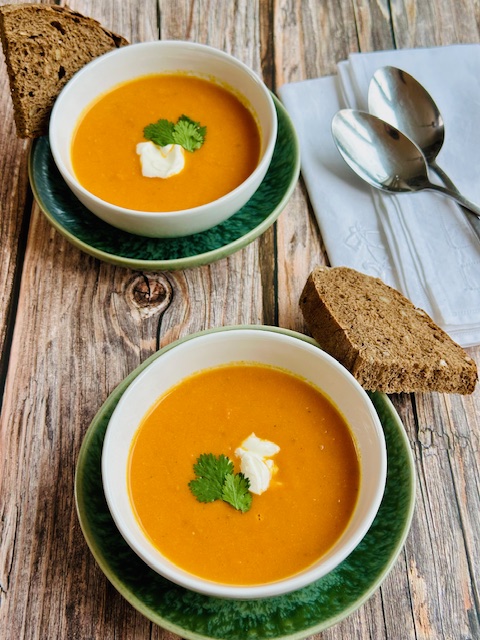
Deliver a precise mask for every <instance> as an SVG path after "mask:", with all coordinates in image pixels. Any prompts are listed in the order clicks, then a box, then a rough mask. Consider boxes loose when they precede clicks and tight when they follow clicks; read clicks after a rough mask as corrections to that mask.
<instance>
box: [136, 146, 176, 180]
mask: <svg viewBox="0 0 480 640" xmlns="http://www.w3.org/2000/svg"><path fill="white" fill-rule="evenodd" d="M137 153H138V155H139V156H140V163H141V165H142V175H143V176H145V177H146V178H170V177H171V176H174V175H176V174H177V173H180V171H182V170H183V168H184V166H185V149H184V148H183V147H182V146H180V145H179V144H167V145H166V146H165V147H159V146H158V145H157V144H154V143H153V142H152V141H150V140H149V141H148V142H139V143H138V144H137Z"/></svg>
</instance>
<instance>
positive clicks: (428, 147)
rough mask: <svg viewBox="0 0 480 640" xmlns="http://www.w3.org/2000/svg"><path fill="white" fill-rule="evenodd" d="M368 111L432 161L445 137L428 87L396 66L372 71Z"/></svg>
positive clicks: (438, 113) (437, 110) (441, 120)
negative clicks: (390, 126) (410, 141)
mask: <svg viewBox="0 0 480 640" xmlns="http://www.w3.org/2000/svg"><path fill="white" fill-rule="evenodd" d="M368 110H369V111H370V113H372V114H373V115H375V116H378V117H379V118H382V120H385V121H386V122H388V123H389V124H391V125H393V126H394V127H396V128H397V129H399V130H400V131H403V132H404V133H405V134H406V135H407V136H408V137H409V138H411V139H412V140H413V141H414V142H415V143H416V144H417V145H418V146H419V147H420V149H421V150H422V152H423V155H424V156H425V158H426V160H427V162H428V163H429V164H430V163H432V162H434V161H435V158H436V157H437V155H438V153H439V151H440V149H441V148H442V145H443V142H444V140H445V127H444V123H443V118H442V115H441V113H440V111H439V109H438V107H437V105H436V104H435V102H434V100H433V98H432V97H431V95H430V94H429V93H428V92H427V90H426V89H425V88H424V87H423V86H422V85H421V84H420V83H419V82H418V81H417V80H415V78H413V77H412V76H411V75H410V74H409V73H407V72H406V71H403V70H402V69H397V68H396V67H389V66H387V67H382V68H381V69H377V71H375V73H374V75H373V77H372V80H371V81H370V86H369V89H368Z"/></svg>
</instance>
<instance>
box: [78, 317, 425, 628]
mask: <svg viewBox="0 0 480 640" xmlns="http://www.w3.org/2000/svg"><path fill="white" fill-rule="evenodd" d="M234 329H245V330H248V329H257V330H258V329H261V330H265V331H275V332H279V333H284V334H286V335H290V336H292V337H295V338H298V339H301V340H304V341H305V342H310V343H311V344H313V345H315V346H317V347H319V345H318V343H317V342H316V341H315V340H314V339H313V338H311V337H309V336H306V335H304V334H302V333H299V332H297V331H293V330H290V329H283V328H280V327H274V326H267V325H248V324H245V325H231V326H224V327H216V328H212V329H206V330H203V331H198V332H196V333H193V334H190V335H187V336H184V337H182V338H179V339H178V340H175V341H174V342H172V343H170V344H168V345H166V346H165V347H163V348H161V349H159V350H158V351H156V352H155V353H153V354H152V355H151V356H150V357H149V358H147V359H146V360H145V361H144V362H143V363H141V364H140V365H139V366H138V367H136V368H135V369H134V370H133V371H132V372H131V373H130V374H129V375H128V376H127V377H126V378H124V380H122V381H121V382H120V383H119V384H118V385H117V386H116V387H115V389H114V390H113V391H112V392H111V393H110V394H109V396H108V398H107V399H106V400H105V402H104V403H103V404H102V406H101V407H100V409H99V410H98V412H97V413H96V415H95V416H94V418H93V420H92V422H91V423H90V425H89V427H88V429H87V431H86V433H85V435H84V438H83V441H82V445H81V447H80V450H79V454H78V457H77V464H76V469H75V481H74V487H75V505H76V511H77V517H78V520H79V523H80V527H81V530H82V533H83V536H84V538H85V541H86V543H87V546H88V547H89V549H90V552H91V553H92V555H93V557H94V559H95V561H96V562H97V564H98V566H99V567H100V569H101V570H102V572H103V574H104V575H105V577H106V578H107V579H108V580H109V582H110V583H111V584H112V585H113V586H114V587H115V589H116V590H117V591H118V592H119V593H120V594H121V595H122V596H123V597H124V598H125V599H126V600H127V602H129V603H130V604H131V605H132V606H133V607H134V608H135V609H136V610H137V611H139V612H140V613H141V614H142V615H144V616H145V617H146V618H147V619H149V620H150V621H151V622H153V623H155V624H157V625H158V626H160V627H161V628H163V629H166V630H168V631H171V632H172V633H176V634H177V635H179V636H181V637H183V638H185V639H188V640H219V638H217V637H215V636H211V635H204V634H199V633H197V632H196V631H192V630H189V629H186V628H184V627H181V626H179V625H177V624H175V623H173V622H171V621H169V620H167V619H165V618H163V617H161V616H159V615H158V614H156V613H152V612H150V611H149V609H148V606H147V605H145V604H144V603H143V602H142V601H141V600H140V598H139V597H138V596H136V595H135V594H134V593H133V592H132V591H131V590H129V589H127V588H126V587H125V586H124V583H123V582H122V580H121V579H120V578H119V577H118V576H117V574H116V572H115V571H113V570H111V569H110V565H109V563H108V562H107V561H105V560H104V559H103V557H102V554H101V552H99V551H97V545H96V544H95V543H94V542H93V541H92V540H91V539H90V533H89V531H88V529H89V527H88V526H87V525H86V523H85V522H84V520H83V517H82V514H81V509H80V504H81V502H82V498H81V491H80V484H81V479H82V477H83V469H84V467H83V466H82V465H83V462H84V460H85V458H86V456H87V454H88V447H89V443H90V440H91V439H92V438H93V437H94V435H95V431H96V427H97V425H98V423H99V422H101V420H102V419H103V417H104V416H105V414H106V413H108V412H109V411H111V404H112V402H118V401H119V399H120V398H121V396H122V395H123V393H124V391H125V390H126V388H127V387H128V386H129V385H130V383H131V382H132V381H133V380H134V379H135V378H136V377H137V376H138V375H139V374H140V373H141V371H143V369H145V368H146V367H147V366H148V365H149V364H150V363H151V362H153V361H154V360H156V359H157V358H159V357H161V356H162V355H163V354H164V353H166V352H167V351H170V350H171V349H174V348H175V347H176V346H178V345H179V344H181V343H183V342H186V341H188V340H191V339H193V338H195V337H197V336H199V335H203V334H206V333H212V332H218V331H229V330H234ZM319 348H320V347H319ZM373 395H376V397H377V398H379V399H381V401H382V402H383V404H384V407H385V408H386V410H387V411H388V414H389V417H390V418H391V419H392V420H393V421H394V423H395V425H396V428H397V432H398V436H399V438H400V440H401V441H402V444H403V446H404V449H405V453H406V456H407V459H408V461H409V465H408V466H409V469H410V473H409V481H410V485H409V505H408V509H407V513H406V517H405V523H404V527H403V530H402V534H401V536H400V537H399V539H398V541H397V544H396V547H395V548H394V550H393V551H392V553H391V554H390V556H389V557H388V558H387V562H386V563H385V565H384V567H383V569H382V571H381V572H380V574H379V575H378V576H377V578H376V579H375V580H374V581H373V582H372V584H371V585H370V586H369V588H368V589H366V590H365V591H364V592H363V594H362V595H361V596H360V597H359V598H358V599H357V600H355V602H353V603H351V605H350V606H348V607H346V608H345V609H343V610H342V611H341V612H340V613H337V614H335V615H333V616H331V617H330V618H327V619H324V620H322V621H321V622H320V623H318V624H316V625H314V626H311V627H309V628H308V629H304V630H300V631H296V632H294V633H292V634H282V635H277V636H272V640H303V639H305V638H307V637H308V636H310V635H312V634H315V633H319V632H321V631H324V630H326V629H328V628H330V627H332V626H334V625H336V624H338V623H339V622H341V621H342V620H344V619H345V618H347V617H348V616H349V615H350V614H352V613H353V612H354V611H356V610H357V609H359V608H360V607H361V606H362V605H363V604H364V603H365V602H366V601H367V600H368V599H369V598H370V597H371V596H372V595H373V593H374V592H375V591H376V590H377V589H378V588H379V587H380V586H381V584H382V583H383V581H384V580H385V579H386V577H387V576H388V574H389V573H390V571H391V570H392V568H393V566H394V565H395V562H396V560H397V558H398V556H399V555H400V553H401V551H402V549H403V547H404V544H405V540H406V538H407V536H408V534H409V532H410V528H411V524H412V519H413V514H414V510H415V494H416V484H417V481H416V475H415V464H414V458H413V452H412V450H411V447H410V442H409V440H408V436H407V434H406V431H405V428H404V426H403V423H402V421H401V419H400V417H399V415H398V413H397V411H396V409H395V407H394V406H393V404H392V402H391V400H390V399H389V398H388V396H387V395H386V394H384V393H380V392H374V394H373ZM375 410H376V411H377V409H376V408H375ZM387 473H388V470H387ZM118 535H119V536H121V534H120V532H118ZM132 553H134V552H133V551H132ZM211 599H212V600H213V599H214V598H211ZM160 620H161V622H160Z"/></svg>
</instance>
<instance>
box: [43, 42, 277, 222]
mask: <svg viewBox="0 0 480 640" xmlns="http://www.w3.org/2000/svg"><path fill="white" fill-rule="evenodd" d="M133 48H134V49H135V50H142V49H145V50H146V49H166V50H168V49H174V50H175V49H178V50H182V49H187V50H191V51H195V50H202V51H205V52H206V53H208V54H210V55H212V56H215V57H217V58H220V59H222V60H224V61H225V62H227V63H229V64H232V65H234V66H236V67H237V68H238V69H240V70H241V71H242V72H243V73H245V75H246V76H248V77H249V79H250V80H251V81H252V82H253V83H254V84H255V85H256V86H257V87H258V88H259V89H260V90H261V91H262V93H263V95H264V97H265V98H266V105H268V110H269V120H270V121H271V132H270V135H269V136H268V139H266V140H265V148H264V150H263V153H262V155H261V157H260V159H259V162H258V164H257V166H256V167H255V169H254V170H253V171H252V173H251V174H250V175H249V176H248V177H247V178H246V179H245V180H244V181H243V182H242V183H240V184H239V185H238V186H237V187H235V189H232V190H231V191H229V192H228V193H226V194H224V195H223V196H221V197H220V198H217V199H215V200H212V201H210V202H207V203H204V204H202V205H199V206H197V207H190V208H188V209H179V210H177V211H144V210H141V209H129V208H128V207H121V206H119V205H115V204H113V203H110V202H108V201H107V200H103V199H102V198H100V197H98V196H96V195H95V194H93V193H92V192H91V191H89V190H88V189H86V188H85V187H84V186H83V185H82V184H81V183H80V182H79V181H78V179H77V178H76V176H75V174H74V173H73V171H70V170H69V168H68V167H67V166H66V164H65V162H64V160H63V158H62V154H61V152H60V151H59V149H58V143H57V138H56V136H55V127H56V124H57V120H58V117H59V113H60V111H61V108H62V102H63V101H64V100H65V98H66V97H68V94H69V92H71V91H73V90H74V89H75V87H76V85H77V84H78V83H79V82H82V81H83V77H84V76H86V75H88V74H89V73H91V72H92V70H95V69H96V67H97V66H102V65H103V64H105V60H107V62H108V60H109V59H110V58H113V57H121V56H127V55H130V53H129V52H131V50H132V49H133ZM160 73H161V72H159V74H160ZM143 75H153V74H141V73H139V74H138V75H136V76H135V77H134V78H130V80H134V79H135V78H141V77H142V76H143ZM198 75H200V74H197V76H198ZM205 76H206V77H207V76H208V74H205ZM209 77H211V76H209ZM128 81H129V80H125V81H123V82H128ZM121 84H122V82H119V83H115V84H113V85H112V86H111V87H109V88H108V89H105V90H103V91H102V92H101V93H99V94H98V95H102V94H103V93H107V92H108V91H111V90H112V89H114V88H115V87H117V86H120V85H121ZM232 88H233V89H234V87H232ZM238 93H240V92H238ZM90 103H91V101H90ZM87 107H88V105H87V106H86V107H85V108H87ZM277 135H278V118H277V112H276V109H275V103H274V101H273V97H272V94H271V92H270V90H269V89H268V87H267V86H266V84H265V83H264V82H263V80H262V79H261V78H260V76H259V75H258V74H257V73H256V72H255V71H253V69H251V68H250V67H249V66H248V65H247V64H245V63H244V62H243V61H242V60H240V59H239V58H236V57H235V56H233V55H231V54H230V53H227V52H226V51H223V50H222V49H217V48H216V47H213V46H211V45H207V44H202V43H198V42H192V41H188V40H152V41H149V42H137V43H133V44H129V45H126V46H124V47H120V48H117V49H113V50H112V51H108V52H107V53H104V54H102V55H101V56H98V57H96V58H94V59H93V60H91V61H90V62H88V63H87V64H86V65H84V66H83V67H82V68H81V69H79V70H78V71H77V72H76V73H75V74H74V75H73V76H72V77H71V78H70V79H69V80H68V82H67V83H66V84H65V86H64V87H63V88H62V90H61V91H60V93H59V95H58V96H57V98H56V100H55V102H54V105H53V107H52V111H51V116H50V122H49V128H48V138H49V142H50V148H51V153H52V156H53V159H54V161H55V164H56V166H57V167H58V169H59V171H60V173H61V174H62V176H63V178H64V179H65V181H66V182H67V184H72V185H73V186H74V187H75V189H77V190H78V191H79V192H80V193H81V194H82V196H84V197H86V198H88V199H90V200H92V202H94V203H95V205H97V206H105V207H108V209H109V210H110V211H111V212H112V213H115V214H121V215H128V216H129V217H132V218H142V217H144V216H148V217H152V216H157V215H161V216H162V219H164V220H165V221H168V220H169V219H179V218H184V217H189V216H194V217H195V218H197V217H201V216H202V215H204V214H205V212H206V211H208V210H209V209H211V208H212V206H213V205H215V206H219V207H220V206H222V205H223V204H224V203H225V202H228V201H229V200H231V199H234V198H235V197H236V196H237V194H238V193H239V192H240V191H243V190H245V189H248V188H249V187H250V186H251V184H252V183H254V182H255V181H256V180H257V179H258V175H259V174H260V173H262V172H264V171H266V169H268V166H269V164H270V161H271V157H272V155H273V151H274V148H275V144H276V140H277Z"/></svg>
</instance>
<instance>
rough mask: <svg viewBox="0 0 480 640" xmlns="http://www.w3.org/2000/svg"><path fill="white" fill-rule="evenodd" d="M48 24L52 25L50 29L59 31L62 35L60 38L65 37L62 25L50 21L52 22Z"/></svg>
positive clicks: (55, 21)
mask: <svg viewBox="0 0 480 640" xmlns="http://www.w3.org/2000/svg"><path fill="white" fill-rule="evenodd" d="M50 24H51V25H52V27H53V28H54V29H57V30H58V31H60V33H61V34H62V36H64V35H65V29H64V28H63V27H62V25H61V24H60V22H57V20H52V22H50Z"/></svg>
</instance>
